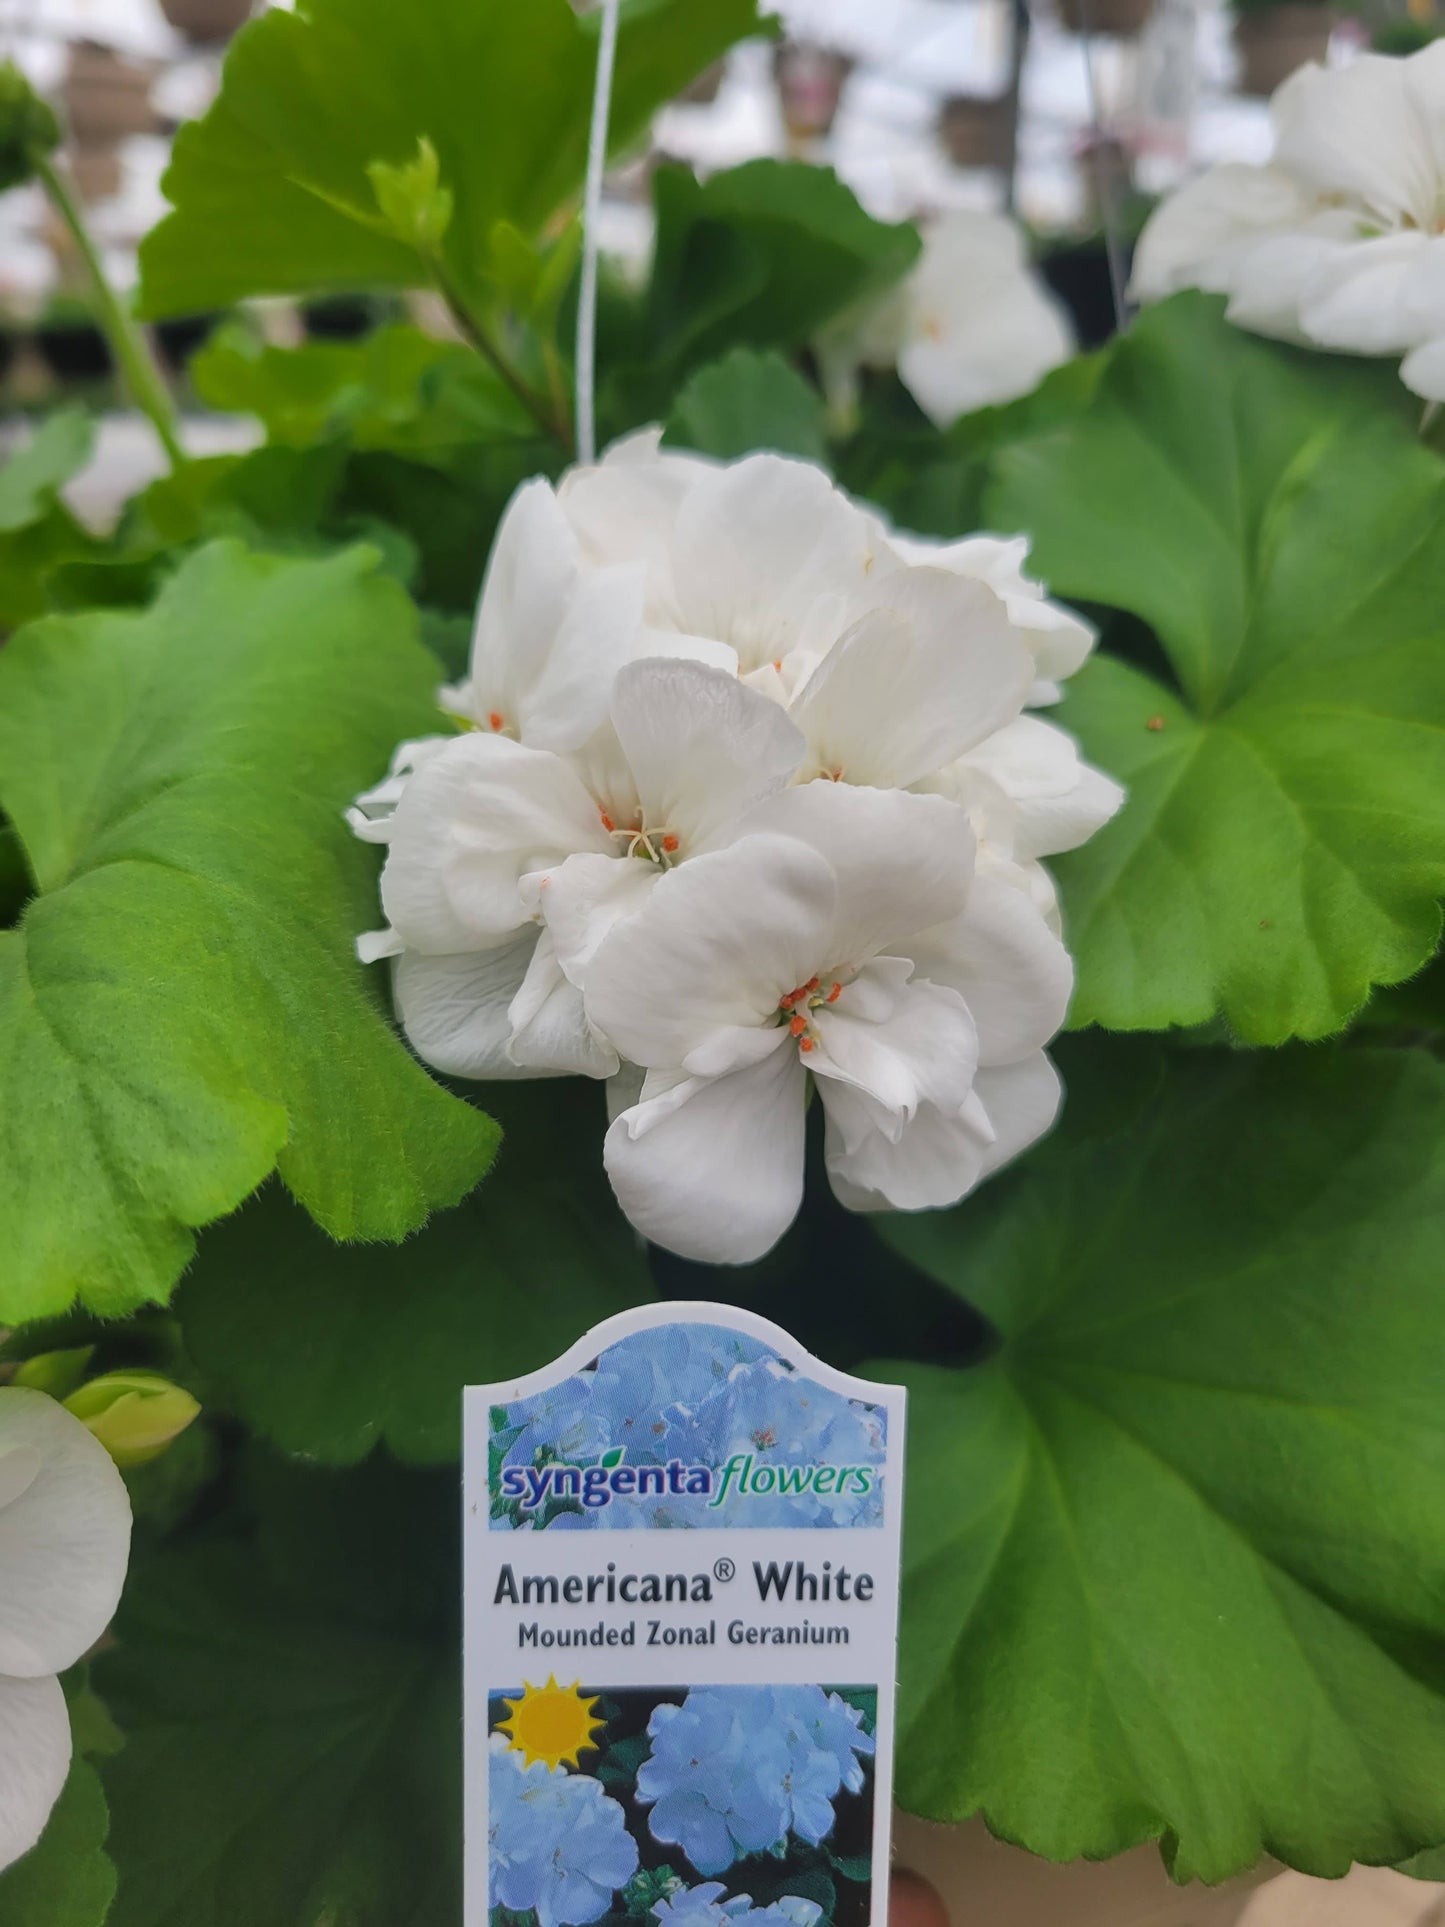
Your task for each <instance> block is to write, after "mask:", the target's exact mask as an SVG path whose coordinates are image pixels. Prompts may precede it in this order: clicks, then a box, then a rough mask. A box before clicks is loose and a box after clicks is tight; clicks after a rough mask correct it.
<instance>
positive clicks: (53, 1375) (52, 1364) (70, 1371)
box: [10, 1345, 95, 1399]
mask: <svg viewBox="0 0 1445 1927" xmlns="http://www.w3.org/2000/svg"><path fill="white" fill-rule="evenodd" d="M94 1356H95V1347H94V1345H79V1346H77V1347H76V1348H75V1350H74V1351H67V1352H37V1353H36V1354H35V1356H34V1358H27V1359H26V1361H25V1363H24V1364H23V1365H21V1366H19V1367H18V1368H17V1370H16V1373H15V1376H14V1378H13V1379H11V1381H10V1382H11V1384H12V1385H25V1386H28V1387H29V1389H30V1390H31V1391H32V1392H44V1393H46V1395H47V1396H48V1397H50V1398H59V1399H65V1398H68V1397H69V1396H70V1394H71V1393H72V1392H73V1391H74V1390H75V1388H76V1386H77V1385H78V1384H79V1383H80V1381H81V1380H82V1379H83V1378H84V1377H85V1368H86V1366H87V1365H89V1363H90V1361H91V1359H92V1358H93V1357H94Z"/></svg>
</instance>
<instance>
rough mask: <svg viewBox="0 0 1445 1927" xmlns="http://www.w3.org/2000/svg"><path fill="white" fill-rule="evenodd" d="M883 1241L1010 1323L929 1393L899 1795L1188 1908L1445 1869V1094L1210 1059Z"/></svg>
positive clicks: (1408, 1061) (909, 1379) (907, 1633)
mask: <svg viewBox="0 0 1445 1927" xmlns="http://www.w3.org/2000/svg"><path fill="white" fill-rule="evenodd" d="M882 1228H883V1231H884V1235H885V1236H886V1238H887V1239H888V1241H889V1242H890V1243H891V1244H892V1245H893V1246H894V1247H896V1248H897V1249H898V1250H899V1251H901V1252H902V1253H904V1255H906V1256H907V1257H909V1258H911V1259H912V1260H913V1261H914V1262H915V1263H916V1264H918V1265H919V1266H920V1267H921V1268H922V1269H923V1270H924V1271H925V1272H927V1273H928V1274H929V1275H930V1276H931V1277H933V1278H935V1279H936V1280H938V1281H940V1282H941V1283H942V1284H944V1285H946V1286H947V1287H948V1288H949V1289H951V1290H952V1291H954V1292H956V1293H958V1295H959V1296H960V1297H965V1298H967V1299H968V1301H969V1302H970V1303H971V1304H973V1305H974V1306H975V1307H977V1308H978V1309H979V1310H980V1311H981V1312H982V1313H983V1314H984V1315H985V1316H986V1317H988V1318H989V1319H990V1320H991V1321H992V1322H993V1323H994V1325H995V1326H996V1328H997V1330H998V1332H999V1335H1000V1344H999V1349H998V1351H997V1353H996V1355H995V1356H994V1357H993V1358H992V1359H991V1360H990V1361H989V1362H988V1363H986V1364H984V1365H981V1366H978V1367H975V1368H973V1369H970V1370H959V1371H954V1370H948V1369H944V1368H941V1367H937V1368H935V1367H927V1366H917V1365H913V1366H895V1365H892V1364H888V1365H876V1366H872V1367H870V1368H869V1369H870V1371H874V1372H876V1373H877V1375H878V1376H880V1377H892V1376H893V1375H894V1374H895V1373H898V1374H900V1375H901V1376H902V1377H903V1378H904V1380H905V1381H906V1383H907V1384H908V1386H909V1389H910V1394H911V1397H910V1404H909V1461H910V1468H911V1481H910V1485H909V1488H908V1501H907V1503H908V1517H907V1528H906V1532H905V1539H904V1544H905V1559H906V1571H905V1579H904V1599H903V1624H902V1669H903V1670H902V1696H901V1703H900V1709H899V1723H898V1733H899V1765H898V1774H899V1792H900V1798H901V1799H902V1802H903V1804H904V1805H905V1806H906V1807H908V1808H909V1809H910V1810H912V1811H914V1812H916V1813H921V1814H925V1815H928V1816H930V1817H932V1818H935V1819H947V1820H959V1819H963V1818H965V1817H967V1816H969V1815H971V1814H975V1813H982V1814H983V1816H984V1817H985V1818H986V1820H987V1821H988V1824H989V1825H990V1827H992V1828H993V1829H994V1831H995V1832H996V1833H998V1834H1000V1835H1001V1836H1002V1837H1003V1838H1005V1839H1007V1840H1012V1841H1017V1842H1019V1843H1021V1844H1022V1845H1024V1846H1027V1847H1029V1848H1031V1849H1032V1850H1033V1851H1034V1852H1035V1853H1039V1854H1043V1855H1046V1856H1047V1857H1048V1858H1050V1859H1053V1860H1069V1859H1075V1858H1078V1857H1079V1856H1088V1857H1090V1858H1102V1857H1105V1856H1108V1855H1111V1854H1116V1853H1120V1852H1122V1851H1124V1850H1125V1849H1126V1848H1128V1847H1131V1846H1134V1845H1137V1844H1138V1843H1139V1842H1141V1841H1144V1840H1150V1839H1158V1840H1160V1841H1161V1842H1162V1844H1163V1847H1164V1850H1165V1854H1166V1857H1167V1859H1168V1861H1169V1863H1170V1866H1171V1868H1172V1871H1173V1872H1174V1874H1175V1875H1176V1876H1177V1877H1178V1878H1180V1879H1188V1878H1191V1877H1196V1876H1197V1877H1200V1878H1202V1879H1205V1880H1221V1879H1223V1878H1225V1877H1226V1876H1227V1875H1230V1874H1233V1873H1236V1872H1239V1871H1240V1870H1242V1869H1244V1868H1246V1867H1249V1866H1252V1865H1253V1864H1254V1863H1255V1861H1257V1860H1258V1859H1259V1857H1260V1856H1261V1854H1263V1853H1272V1854H1275V1855H1277V1856H1278V1857H1279V1858H1280V1859H1281V1860H1284V1861H1286V1862H1288V1863H1289V1864H1290V1865H1291V1866H1294V1867H1298V1868H1301V1869H1303V1870H1304V1871H1305V1872H1308V1873H1314V1874H1324V1875H1340V1874H1343V1873H1344V1872H1345V1871H1346V1870H1347V1869H1348V1867H1349V1865H1350V1863H1351V1861H1352V1860H1361V1861H1367V1862H1371V1863H1390V1862H1394V1861H1399V1860H1402V1859H1404V1858H1405V1857H1406V1856H1407V1855H1408V1854H1410V1853H1412V1852H1414V1851H1418V1850H1419V1849H1421V1848H1423V1847H1427V1846H1431V1845H1433V1844H1434V1843H1436V1842H1438V1841H1439V1840H1440V1839H1441V1838H1442V1837H1445V1696H1442V1689H1445V1509H1442V1507H1441V1503H1440V1494H1441V1491H1442V1489H1445V1341H1442V1337H1441V1333H1442V1331H1445V1262H1442V1261H1445V1068H1442V1067H1441V1066H1440V1065H1439V1064H1437V1063H1435V1062H1434V1061H1433V1060H1432V1059H1430V1058H1428V1057H1426V1056H1425V1055H1423V1054H1420V1053H1405V1052H1401V1053H1385V1052H1380V1053H1370V1054H1367V1053H1363V1052H1360V1053H1355V1052H1349V1053H1345V1052H1341V1053H1338V1054H1335V1053H1318V1054H1305V1053H1302V1052H1301V1053H1292V1054H1287V1055H1284V1056H1281V1057H1270V1058H1262V1057H1247V1056H1243V1055H1233V1056H1227V1055H1219V1054H1215V1053H1209V1052H1203V1051H1201V1052H1197V1053H1190V1054H1189V1056H1188V1057H1181V1058H1178V1059H1176V1060H1175V1062H1174V1063H1173V1065H1172V1067H1171V1069H1170V1072H1169V1076H1168V1080H1167V1082H1166V1084H1165V1086H1164V1089H1163V1092H1162V1095H1161V1096H1160V1098H1159V1099H1158V1100H1157V1101H1156V1102H1155V1103H1153V1104H1151V1105H1150V1106H1149V1108H1148V1109H1147V1111H1146V1112H1144V1113H1143V1114H1142V1115H1141V1116H1140V1117H1139V1118H1138V1120H1137V1121H1136V1122H1134V1123H1133V1124H1131V1125H1130V1126H1129V1127H1128V1128H1127V1129H1126V1130H1124V1131H1123V1132H1121V1133H1116V1134H1114V1135H1111V1136H1109V1137H1106V1138H1095V1139H1093V1140H1086V1141H1085V1142H1084V1143H1083V1144H1081V1145H1079V1146H1078V1147H1077V1148H1076V1149H1075V1150H1073V1151H1072V1152H1069V1153H1062V1154H1060V1155H1057V1156H1054V1157H1051V1158H1047V1159H1044V1160H1042V1161H1040V1162H1039V1163H1038V1164H1036V1165H1034V1166H1032V1167H1030V1168H1028V1169H1025V1170H1024V1171H1023V1172H1021V1173H1019V1174H1017V1175H1016V1176H1015V1177H1013V1178H1011V1179H1003V1180H1000V1181H999V1183H998V1184H997V1185H996V1186H995V1187H993V1188H992V1189H991V1190H990V1192H989V1193H988V1194H986V1196H984V1197H982V1198H980V1199H977V1200H973V1201H971V1202H970V1203H968V1204H967V1205H964V1206H963V1207H961V1208H960V1209H959V1210H956V1211H953V1212H949V1213H944V1214H939V1215H936V1216H928V1215H924V1216H919V1217H916V1218H910V1217H895V1218H889V1219H885V1220H883V1221H882Z"/></svg>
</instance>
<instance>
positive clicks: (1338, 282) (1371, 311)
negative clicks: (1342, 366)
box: [1300, 234, 1434, 355]
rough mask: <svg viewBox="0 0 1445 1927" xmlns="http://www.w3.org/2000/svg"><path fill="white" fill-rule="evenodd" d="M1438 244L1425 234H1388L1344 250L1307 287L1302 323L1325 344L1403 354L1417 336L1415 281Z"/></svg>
mask: <svg viewBox="0 0 1445 1927" xmlns="http://www.w3.org/2000/svg"><path fill="white" fill-rule="evenodd" d="M1433 245H1434V243H1433V242H1432V241H1431V240H1430V239H1428V238H1427V237H1426V236H1425V235H1423V234H1383V235H1380V236H1378V237H1377V238H1376V239H1373V240H1368V241H1360V242H1358V243H1357V244H1356V245H1355V246H1354V247H1352V248H1349V249H1347V250H1343V251H1341V252H1340V253H1339V254H1338V255H1337V256H1335V257H1333V258H1332V259H1331V261H1330V262H1329V263H1328V264H1327V265H1326V266H1324V267H1323V268H1321V269H1320V270H1319V271H1317V272H1316V273H1315V274H1314V275H1313V276H1312V277H1311V279H1310V281H1309V282H1308V283H1307V285H1306V286H1305V287H1304V288H1303V289H1302V290H1301V294H1300V325H1301V327H1302V328H1303V329H1304V331H1305V333H1306V334H1307V335H1308V336H1309V337H1310V339H1311V340H1312V341H1317V342H1319V343H1320V344H1321V345H1322V346H1323V347H1327V348H1343V349H1346V350H1348V351H1349V352H1350V353H1351V354H1360V355H1398V354H1402V353H1403V352H1404V351H1405V350H1406V349H1407V348H1409V347H1411V346H1413V344H1414V341H1415V339H1416V332H1417V330H1416V328H1415V326H1414V314H1413V311H1412V295H1413V281H1414V278H1415V275H1416V274H1417V272H1418V271H1419V269H1420V268H1421V267H1422V266H1423V265H1424V263H1425V261H1426V259H1427V258H1428V255H1429V252H1430V250H1431V248H1432V247H1433Z"/></svg>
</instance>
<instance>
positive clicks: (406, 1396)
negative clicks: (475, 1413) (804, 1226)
mask: <svg viewBox="0 0 1445 1927" xmlns="http://www.w3.org/2000/svg"><path fill="white" fill-rule="evenodd" d="M485 1098H486V1102H487V1104H488V1108H489V1109H490V1110H492V1111H493V1112H494V1113H495V1114H496V1115H497V1117H498V1118H499V1119H500V1120H501V1122H502V1124H503V1126H504V1128H505V1131H506V1137H505V1140H504V1145H503V1150H502V1153H501V1157H500V1159H499V1162H498V1166H497V1170H496V1173H495V1174H494V1176H495V1179H496V1181H495V1182H492V1183H489V1184H487V1185H484V1186H483V1187H482V1189H481V1190H480V1191H479V1192H478V1193H477V1194H476V1196H475V1197H473V1198H471V1199H469V1200H468V1201H467V1202H466V1203H465V1204H464V1205H462V1206H461V1207H460V1209H458V1210H456V1211H451V1212H447V1213H446V1214H445V1215H443V1216H441V1217H438V1218H435V1219H434V1220H433V1221H432V1223H431V1224H430V1225H429V1226H428V1227H427V1229H426V1230H425V1231H424V1232H423V1233H422V1234H421V1236H420V1237H418V1238H415V1239H413V1240H411V1241H410V1242H409V1243H407V1244H405V1245H402V1246H401V1247H400V1248H398V1249H390V1250H388V1249H384V1248H377V1247H368V1248H365V1249H358V1248H355V1247H351V1248H344V1247H340V1246H337V1245H333V1244H330V1243H328V1241H327V1240H326V1239H325V1238H323V1237H322V1236H321V1235H320V1233H318V1232H317V1231H315V1230H314V1229H313V1228H312V1227H311V1226H310V1224H309V1223H308V1222H307V1220H306V1219H305V1217H304V1216H303V1215H302V1214H301V1213H300V1212H299V1211H297V1210H296V1208H295V1207H294V1206H293V1205H291V1204H289V1203H288V1202H287V1200H286V1199H285V1197H284V1195H283V1194H282V1193H281V1192H280V1191H279V1190H278V1189H277V1188H276V1187H274V1186H273V1187H270V1188H268V1190H267V1191H265V1192H263V1193H262V1195H261V1196H260V1197H259V1198H256V1199H255V1200H253V1202H252V1203H251V1204H250V1205H248V1206H247V1208H246V1209H245V1210H244V1211H243V1212H241V1213H240V1214H239V1215H238V1216H237V1217H235V1218H233V1219H231V1220H230V1221H229V1222H228V1223H226V1224H224V1225H218V1226H216V1227H215V1228H214V1229H213V1230H212V1231H210V1232H208V1233H207V1235H206V1236H205V1238H203V1239H202V1241H201V1248H200V1254H199V1257H198V1259H197V1263H196V1266H195V1269H194V1272H193V1273H192V1275H191V1276H190V1277H189V1278H188V1279H187V1280H186V1283H185V1285H184V1287H183V1288H182V1291H181V1293H180V1296H179V1298H178V1300H177V1305H178V1309H179V1311H180V1314H181V1319H182V1322H183V1324H184V1327H185V1333H186V1339H187V1343H188V1345H189V1347H190V1349H191V1351H192V1353H193V1354H194V1356H195V1358H196V1360H197V1362H198V1363H199V1364H200V1365H201V1366H202V1367H203V1368H204V1369H205V1370H206V1371H207V1373H209V1374H210V1375H211V1377H212V1379H213V1381H214V1385H215V1388H216V1391H215V1395H217V1396H219V1397H221V1398H223V1399H225V1400H226V1401H227V1402H229V1403H230V1405H231V1406H232V1407H233V1409H235V1410H236V1411H238V1412H239V1413H240V1414H241V1415H242V1417H244V1418H245V1419H246V1420H247V1422H248V1423H249V1424H250V1425H252V1426H254V1427H256V1428H257V1429H258V1430H260V1431H262V1432H264V1433H265V1434H266V1435H267V1436H268V1437H270V1438H272V1439H274V1440H275V1442H276V1443H277V1444H278V1445H280V1446H282V1447H284V1448H285V1449H286V1450H287V1451H289V1452H296V1453H300V1454H304V1455H305V1456H306V1457H307V1458H309V1459H314V1460H318V1461H320V1462H321V1463H323V1464H328V1465H349V1464H352V1463H354V1462H355V1461H356V1460H358V1459H360V1458H362V1457H363V1456H364V1455H365V1454H366V1453H367V1452H369V1451H370V1450H371V1448H372V1447H373V1446H374V1445H375V1444H376V1443H377V1441H378V1440H385V1442H386V1444H387V1445H388V1446H389V1447H390V1448H391V1449H392V1451H393V1452H394V1453H396V1454H397V1455H398V1456H399V1457H400V1458H402V1459H404V1460H407V1461H409V1462H412V1463H422V1464H425V1463H429V1462H437V1461H442V1460H445V1459H454V1458H456V1457H457V1456H458V1454H459V1452H460V1448H461V1388H462V1387H463V1386H464V1385H467V1384H477V1383H479V1382H484V1381H486V1380H490V1379H502V1378H511V1377H513V1376H517V1375H520V1374H521V1373H523V1372H528V1371H531V1370H533V1369H535V1368H536V1367H537V1366H539V1365H541V1364H544V1363H545V1362H546V1361H547V1360H548V1359H549V1358H551V1357H553V1356H554V1355H555V1354H556V1352H557V1351H558V1350H559V1349H560V1347H561V1345H562V1344H563V1342H564V1340H566V1339H567V1338H568V1337H569V1336H570V1337H575V1336H576V1335H577V1334H578V1333H579V1332H582V1331H585V1330H586V1329H587V1328H588V1327H589V1326H590V1325H594V1324H596V1323H597V1322H598V1321H599V1320H600V1319H603V1318H607V1317H610V1316H611V1315H612V1313H614V1312H617V1311H621V1310H623V1309H625V1307H627V1306H628V1305H635V1304H639V1303H641V1302H643V1301H644V1300H645V1299H647V1298H650V1297H651V1296H652V1290H651V1285H650V1283H649V1279H648V1272H647V1265H646V1261H645V1259H644V1257H643V1254H642V1251H641V1248H640V1247H639V1245H638V1243H637V1240H636V1238H635V1237H634V1236H633V1234H632V1233H631V1232H630V1230H629V1229H628V1227H627V1225H626V1224H625V1222H624V1221H623V1218H622V1216H621V1213H620V1212H619V1211H618V1209H617V1206H616V1205H615V1203H614V1202H613V1200H612V1196H611V1192H610V1191H609V1189H608V1186H607V1183H606V1180H605V1179H604V1177H603V1176H602V1168H601V1142H602V1135H603V1132H604V1130H605V1128H606V1119H605V1116H604V1113H603V1106H602V1099H601V1093H600V1091H598V1090H597V1089H596V1088H595V1087H593V1086H591V1085H586V1084H581V1083H565V1084H564V1083H555V1084H554V1083H541V1084H534V1085H530V1086H526V1085H501V1086H493V1087H491V1088H490V1089H489V1090H488V1091H487V1092H486V1093H485Z"/></svg>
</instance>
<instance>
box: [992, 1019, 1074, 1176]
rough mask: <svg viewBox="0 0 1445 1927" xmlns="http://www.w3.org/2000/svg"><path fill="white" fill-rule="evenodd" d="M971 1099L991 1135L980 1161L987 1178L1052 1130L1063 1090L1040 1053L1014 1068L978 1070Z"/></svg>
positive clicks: (1026, 1058) (1057, 1076)
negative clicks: (985, 1117)
mask: <svg viewBox="0 0 1445 1927" xmlns="http://www.w3.org/2000/svg"><path fill="white" fill-rule="evenodd" d="M974 1096H975V1097H976V1098H977V1099H978V1101H979V1103H980V1104H981V1105H982V1106H983V1108H984V1110H985V1111H986V1112H987V1114H988V1121H989V1125H990V1127H991V1130H992V1134H993V1142H992V1143H991V1144H990V1146H989V1147H988V1149H987V1150H986V1151H985V1153H984V1159H983V1175H984V1177H991V1176H992V1175H993V1173H994V1172H995V1171H997V1170H998V1169H999V1168H1000V1166H1002V1165H1005V1164H1007V1163H1008V1162H1009V1161H1010V1160H1011V1159H1012V1158H1016V1157H1017V1156H1018V1154H1019V1152H1020V1151H1024V1150H1027V1148H1028V1147H1029V1145H1031V1144H1033V1143H1034V1142H1035V1141H1036V1140H1037V1139H1038V1138H1041V1137H1042V1136H1043V1135H1044V1133H1045V1132H1046V1131H1048V1130H1051V1129H1052V1128H1053V1124H1054V1120H1055V1119H1056V1118H1057V1116H1058V1114H1059V1104H1060V1102H1061V1100H1062V1098H1063V1088H1062V1086H1061V1085H1060V1083H1059V1074H1058V1072H1057V1071H1056V1070H1055V1069H1054V1066H1053V1063H1052V1061H1051V1060H1050V1059H1049V1058H1047V1057H1046V1056H1045V1055H1044V1053H1043V1052H1042V1051H1041V1050H1040V1051H1035V1052H1034V1053H1033V1054H1032V1055H1031V1056H1029V1057H1025V1058H1024V1059H1023V1060H1022V1061H1021V1062H1019V1063H1017V1064H1000V1065H998V1066H996V1067H994V1068H991V1069H983V1070H980V1072H979V1074H978V1080H977V1082H976V1083H975V1085H974Z"/></svg>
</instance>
